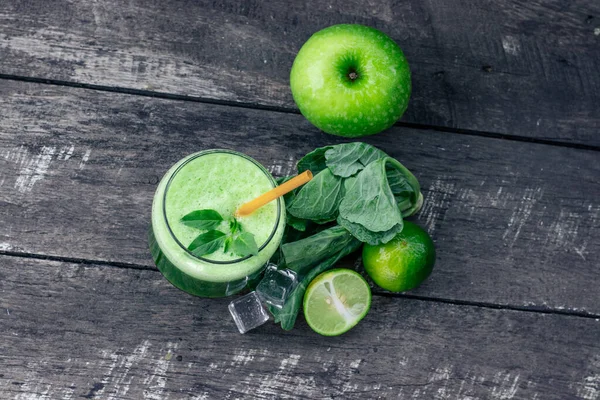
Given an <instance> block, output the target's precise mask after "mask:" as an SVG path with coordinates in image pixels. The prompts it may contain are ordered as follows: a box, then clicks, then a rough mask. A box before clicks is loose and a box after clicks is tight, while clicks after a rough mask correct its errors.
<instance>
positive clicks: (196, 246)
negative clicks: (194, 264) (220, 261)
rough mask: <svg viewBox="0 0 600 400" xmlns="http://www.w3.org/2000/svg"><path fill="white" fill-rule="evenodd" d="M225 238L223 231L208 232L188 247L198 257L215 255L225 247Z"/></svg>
mask: <svg viewBox="0 0 600 400" xmlns="http://www.w3.org/2000/svg"><path fill="white" fill-rule="evenodd" d="M225 237H226V236H225V234H224V233H223V232H221V231H216V230H212V231H208V232H206V233H203V234H202V235H200V236H198V237H197V238H196V239H194V241H193V242H192V243H190V245H189V246H188V250H189V251H191V252H192V253H193V254H194V255H195V256H197V257H202V256H204V255H206V254H210V253H214V252H215V251H217V250H218V249H219V248H220V247H221V246H222V245H223V243H224V242H225Z"/></svg>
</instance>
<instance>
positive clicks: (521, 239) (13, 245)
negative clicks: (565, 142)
mask: <svg viewBox="0 0 600 400" xmlns="http://www.w3.org/2000/svg"><path fill="white" fill-rule="evenodd" d="M0 109H2V113H3V118H2V120H0V204H1V206H2V213H0V226H1V228H0V251H4V252H17V253H22V254H27V253H35V254H41V255H51V256H58V257H71V258H80V259H88V260H97V261H104V262H115V263H131V264H135V265H140V266H144V267H149V268H150V267H152V261H151V259H150V257H149V252H148V249H147V244H146V229H147V227H148V223H149V219H150V218H149V215H150V205H151V200H152V196H153V192H154V190H155V187H156V184H157V182H158V180H159V177H160V176H161V175H162V174H163V173H164V172H165V171H166V170H167V169H168V168H169V166H170V165H172V164H173V163H175V162H176V161H177V160H179V159H180V158H182V157H183V156H184V155H187V154H189V153H190V152H193V151H199V150H202V149H207V148H231V149H236V150H239V151H242V152H245V153H248V154H249V155H251V156H253V157H255V158H257V159H258V160H259V161H260V162H262V163H263V164H264V165H266V166H267V167H268V168H269V169H270V170H271V171H273V173H274V174H275V175H285V174H289V173H291V172H292V171H293V168H294V164H295V162H296V160H298V159H299V158H300V157H301V156H303V155H304V154H305V153H307V152H309V151H310V150H312V149H314V148H315V147H317V146H322V145H326V144H331V143H337V142H339V141H338V140H337V139H336V138H334V137H332V136H329V135H326V134H321V133H318V132H317V131H315V130H314V129H313V128H312V127H311V126H310V124H309V123H308V122H307V121H305V120H304V119H303V118H302V116H300V115H295V114H286V113H276V112H271V111H260V110H249V109H244V108H235V107H227V106H217V105H207V104H201V103H193V102H184V101H172V100H162V99H151V98H144V97H140V96H129V95H122V94H112V93H106V92H98V91H92V90H81V89H74V88H61V87H54V86H48V85H41V84H25V83H19V82H10V81H5V82H4V85H3V86H2V87H0ZM369 142H370V143H372V144H374V145H376V146H379V147H380V148H382V149H383V150H385V151H387V152H389V154H391V155H392V156H394V157H395V158H397V159H399V160H400V161H401V162H403V163H404V164H405V165H406V166H407V167H408V168H410V169H411V170H412V171H413V172H414V173H415V175H416V176H417V177H418V178H419V180H420V181H421V184H422V187H423V192H424V195H425V204H424V207H423V209H422V211H421V212H420V213H419V214H418V216H417V217H416V219H415V221H416V222H417V223H419V224H421V225H422V226H424V227H425V228H426V229H427V230H428V231H429V232H430V233H431V234H432V236H433V238H434V240H435V242H436V246H437V250H438V262H437V265H436V268H435V270H434V273H433V275H432V276H431V278H430V279H429V280H428V281H427V282H426V283H425V284H424V285H423V286H422V287H421V288H419V289H417V290H415V291H413V292H412V293H413V294H414V295H418V296H424V297H434V298H443V299H449V300H458V301H472V302H489V303H497V304H503V305H511V306H519V307H530V308H536V309H538V308H541V309H546V308H550V309H558V310H563V311H567V312H580V313H586V312H587V313H594V314H600V303H599V301H598V290H597V288H598V284H599V279H600V276H599V274H598V268H597V267H598V262H597V260H598V259H599V257H598V255H599V253H600V240H599V235H600V229H598V228H599V223H600V222H599V221H600V220H599V211H600V204H599V203H598V201H599V200H598V199H599V198H600V196H599V194H600V182H599V181H598V176H600V171H599V168H600V165H599V164H598V162H597V160H598V156H597V152H594V151H586V150H577V149H571V148H564V147H557V146H547V145H539V144H531V143H520V142H516V141H508V140H497V139H489V138H479V137H470V136H464V135H456V134H449V133H444V132H436V131H433V130H415V129H405V128H394V129H392V130H390V131H388V132H386V133H385V134H381V135H377V136H375V137H372V138H370V139H369Z"/></svg>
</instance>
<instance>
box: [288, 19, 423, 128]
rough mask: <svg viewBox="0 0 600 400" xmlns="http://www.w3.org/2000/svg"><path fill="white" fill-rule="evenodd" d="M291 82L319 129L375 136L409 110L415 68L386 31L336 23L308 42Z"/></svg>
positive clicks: (298, 100) (306, 113)
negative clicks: (411, 73) (411, 75)
mask: <svg viewBox="0 0 600 400" xmlns="http://www.w3.org/2000/svg"><path fill="white" fill-rule="evenodd" d="M290 86H291V89H292V95H293V97H294V101H295V102H296V104H297V105H298V108H300V112H301V113H302V114H303V115H304V116H305V117H306V119H308V120H309V121H310V122H312V123H313V124H314V125H315V126H316V127H317V128H319V129H321V130H323V131H325V132H327V133H331V134H334V135H339V136H346V137H357V136H364V135H372V134H375V133H378V132H381V131H382V130H384V129H387V128H389V127H390V126H392V125H393V124H394V122H396V121H397V120H398V118H400V117H401V116H402V114H403V113H404V111H405V110H406V107H407V106H408V100H409V98H410V92H411V80H410V69H409V66H408V62H407V61H406V58H405V57H404V54H403V53H402V50H401V49H400V47H398V45H397V44H396V42H394V41H393V40H392V39H391V38H390V37H389V36H387V35H386V34H384V33H383V32H381V31H378V30H377V29H374V28H371V27H368V26H364V25H357V24H342V25H333V26H330V27H328V28H325V29H323V30H320V31H318V32H317V33H315V34H314V35H312V36H311V37H310V39H308V41H307V42H306V43H304V45H303V46H302V48H301V49H300V51H299V52H298V55H297V56H296V59H295V60H294V64H293V66H292V70H291V73H290Z"/></svg>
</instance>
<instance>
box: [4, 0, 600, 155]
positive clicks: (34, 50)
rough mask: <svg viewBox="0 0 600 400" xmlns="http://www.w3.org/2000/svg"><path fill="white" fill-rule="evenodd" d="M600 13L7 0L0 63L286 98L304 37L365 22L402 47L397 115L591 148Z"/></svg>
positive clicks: (575, 6) (256, 100) (275, 101)
mask: <svg viewBox="0 0 600 400" xmlns="http://www.w3.org/2000/svg"><path fill="white" fill-rule="evenodd" d="M599 21H600V3H599V2H597V1H588V0H574V1H569V2H564V1H562V0H544V1H536V2H520V1H513V0H498V1H496V0H488V1H484V2H482V1H479V0H468V1H457V0H452V1H445V2H443V3H440V2H434V1H425V2H422V1H414V0H405V1H401V2H393V1H389V0H388V1H381V2H371V3H368V4H367V3H364V2H362V1H351V0H345V1H343V2H329V3H323V2H321V1H316V0H315V1H310V2H307V3H298V4H296V3H290V4H285V3H284V2H248V1H245V0H235V1H233V0H232V1H191V0H187V1H177V2H175V1H157V0H154V1H147V0H144V1H142V0H132V1H129V2H122V1H118V0H105V1H100V2H99V1H92V0H82V1H76V2H71V1H59V2H47V1H40V0H37V1H34V0H29V1H22V0H6V1H4V2H3V3H2V11H1V12H0V73H2V74H12V75H19V76H27V77H41V78H49V79H56V80H63V81H69V82H77V83H87V84H95V85H104V86H111V87H112V86H115V87H121V88H134V89H140V90H148V91H154V92H167V93H175V94H181V95H189V96H196V97H201V98H205V99H213V100H222V101H232V102H240V103H248V104H253V105H256V104H261V105H269V106H276V107H285V108H290V109H295V105H294V103H293V100H292V97H291V93H290V90H289V87H288V74H289V70H290V68H291V65H292V62H293V59H294V57H295V54H296V52H297V51H298V50H299V48H300V47H301V45H302V44H303V43H304V41H305V40H307V39H308V37H309V36H310V35H311V34H312V33H313V32H315V31H317V30H319V29H321V28H323V27H325V26H328V25H332V24H336V23H361V24H367V25H371V26H374V27H376V28H379V29H381V30H383V31H384V32H386V33H388V34H389V35H390V36H391V37H392V38H393V39H395V40H396V41H397V42H398V43H399V44H400V45H401V47H402V48H403V49H404V50H405V52H406V55H407V57H408V60H409V62H410V64H411V66H412V71H413V81H414V95H413V97H412V100H411V104H410V106H409V109H408V112H407V114H406V116H405V117H404V119H403V120H404V121H406V122H411V123H418V124H425V125H437V126H443V127H450V128H461V129H471V130H478V131H488V132H497V133H501V134H506V135H520V136H526V137H531V138H538V139H544V140H557V141H561V142H571V143H580V144H586V145H592V146H598V145H600V137H599V136H598V135H597V133H598V130H599V128H600V74H598V65H600V36H599V34H598V32H600V22H599Z"/></svg>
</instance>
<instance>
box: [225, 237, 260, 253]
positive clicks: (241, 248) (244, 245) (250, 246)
mask: <svg viewBox="0 0 600 400" xmlns="http://www.w3.org/2000/svg"><path fill="white" fill-rule="evenodd" d="M231 250H232V251H233V252H234V253H235V254H237V255H238V256H240V257H246V256H249V255H250V254H252V255H253V256H257V255H258V246H257V245H256V241H255V240H254V235H253V234H251V233H250V232H243V233H241V234H239V235H238V236H236V237H235V238H234V239H233V242H232V243H231Z"/></svg>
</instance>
